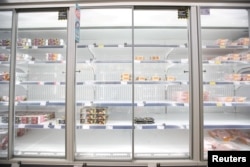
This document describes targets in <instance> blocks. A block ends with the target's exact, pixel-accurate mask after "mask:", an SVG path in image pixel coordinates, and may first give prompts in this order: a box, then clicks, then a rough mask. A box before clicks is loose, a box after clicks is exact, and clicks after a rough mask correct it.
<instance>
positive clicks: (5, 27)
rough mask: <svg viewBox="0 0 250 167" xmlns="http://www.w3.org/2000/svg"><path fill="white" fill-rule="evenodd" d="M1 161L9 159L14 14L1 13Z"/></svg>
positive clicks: (9, 12)
mask: <svg viewBox="0 0 250 167" xmlns="http://www.w3.org/2000/svg"><path fill="white" fill-rule="evenodd" d="M0 23H1V24H0V159H1V158H7V155H8V153H7V150H8V122H9V85H10V83H9V80H10V59H11V57H10V55H11V27H12V12H11V11H0Z"/></svg>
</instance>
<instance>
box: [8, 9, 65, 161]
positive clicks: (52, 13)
mask: <svg viewBox="0 0 250 167" xmlns="http://www.w3.org/2000/svg"><path fill="white" fill-rule="evenodd" d="M58 12H59V11H58V10H49V11H29V10H27V11H18V12H17V39H16V57H15V89H14V90H15V109H14V115H15V118H14V122H13V124H14V125H15V130H14V134H15V135H14V146H13V149H14V152H13V156H15V157H62V158H63V157H65V99H66V98H65V85H66V81H65V76H66V56H67V55H66V45H67V38H66V37H67V20H59V18H58ZM35 18H39V19H35Z"/></svg>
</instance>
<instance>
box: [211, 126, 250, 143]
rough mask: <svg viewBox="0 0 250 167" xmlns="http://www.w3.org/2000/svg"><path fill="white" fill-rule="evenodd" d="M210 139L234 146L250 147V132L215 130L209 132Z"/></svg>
mask: <svg viewBox="0 0 250 167" xmlns="http://www.w3.org/2000/svg"><path fill="white" fill-rule="evenodd" d="M208 134H209V136H210V137H212V138H214V139H216V140H217V141H222V142H230V143H233V144H240V145H250V131H247V130H238V129H214V130H209V131H208Z"/></svg>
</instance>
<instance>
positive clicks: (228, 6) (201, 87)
mask: <svg viewBox="0 0 250 167" xmlns="http://www.w3.org/2000/svg"><path fill="white" fill-rule="evenodd" d="M243 5H244V3H243ZM243 5H242V4H241V3H238V4H236V5H233V6H232V5H230V4H226V3H225V4H222V5H221V4H220V5H219V6H218V5H199V6H197V7H196V8H197V14H196V18H197V23H196V25H197V27H198V31H197V32H198V38H197V41H199V42H198V45H197V46H198V48H197V50H198V55H199V60H198V62H199V64H197V65H198V67H199V69H200V73H199V76H198V78H199V83H200V84H199V89H200V90H201V92H202V91H203V88H204V85H203V72H202V70H203V57H202V56H203V54H202V50H203V46H202V32H201V31H202V25H201V11H202V9H206V8H208V9H209V8H211V9H246V10H247V9H248V34H249V37H250V5H249V4H245V5H244V6H243ZM200 95H201V94H200ZM200 97H202V95H201V96H200ZM199 106H200V113H199V116H200V117H199V119H200V121H199V126H200V128H199V129H200V135H199V140H200V150H199V153H200V155H199V161H201V162H202V163H204V162H205V163H207V159H205V157H204V130H205V127H204V126H205V125H204V102H203V99H201V100H200V102H199Z"/></svg>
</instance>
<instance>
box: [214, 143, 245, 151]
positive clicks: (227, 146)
mask: <svg viewBox="0 0 250 167" xmlns="http://www.w3.org/2000/svg"><path fill="white" fill-rule="evenodd" d="M216 150H240V147H238V146H236V145H235V144H234V143H233V142H226V143H219V144H218V145H217V146H216Z"/></svg>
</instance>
